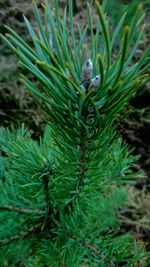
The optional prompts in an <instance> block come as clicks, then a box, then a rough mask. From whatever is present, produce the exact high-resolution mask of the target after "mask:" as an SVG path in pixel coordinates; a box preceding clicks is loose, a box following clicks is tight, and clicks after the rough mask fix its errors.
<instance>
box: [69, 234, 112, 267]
mask: <svg viewBox="0 0 150 267" xmlns="http://www.w3.org/2000/svg"><path fill="white" fill-rule="evenodd" d="M72 237H73V238H74V239H75V240H76V241H78V242H79V243H80V245H81V246H83V247H85V248H88V249H89V250H90V251H91V253H92V254H94V255H95V256H97V257H99V258H100V259H103V260H104V261H105V263H106V264H107V266H109V267H115V265H114V263H113V262H111V260H110V259H108V258H107V256H106V255H104V254H103V253H102V252H100V251H99V250H98V248H97V246H96V245H93V244H90V243H89V242H88V241H81V240H80V239H79V238H78V237H77V236H76V235H74V234H73V236H72Z"/></svg>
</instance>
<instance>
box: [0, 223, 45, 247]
mask: <svg viewBox="0 0 150 267" xmlns="http://www.w3.org/2000/svg"><path fill="white" fill-rule="evenodd" d="M42 225H43V223H37V224H35V225H34V226H33V225H31V226H30V227H29V229H28V231H20V232H19V233H18V234H16V235H12V236H11V237H8V238H5V239H1V240H0V246H5V245H8V244H10V243H12V242H15V241H17V240H20V239H21V238H24V237H26V236H28V235H29V234H30V233H33V232H35V231H36V230H37V229H39V228H41V227H42Z"/></svg>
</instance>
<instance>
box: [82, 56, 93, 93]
mask: <svg viewBox="0 0 150 267" xmlns="http://www.w3.org/2000/svg"><path fill="white" fill-rule="evenodd" d="M92 69H93V63H92V61H91V59H88V60H87V61H86V62H85V64H84V66H83V69H82V75H81V83H82V85H83V86H84V87H85V89H88V87H89V85H90V83H91V79H92Z"/></svg>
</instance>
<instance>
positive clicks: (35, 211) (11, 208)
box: [0, 205, 46, 215]
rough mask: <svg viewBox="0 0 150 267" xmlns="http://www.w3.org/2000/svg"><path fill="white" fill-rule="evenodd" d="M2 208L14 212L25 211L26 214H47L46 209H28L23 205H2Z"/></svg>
mask: <svg viewBox="0 0 150 267" xmlns="http://www.w3.org/2000/svg"><path fill="white" fill-rule="evenodd" d="M0 209H1V210H9V211H14V212H19V213H24V214H37V215H44V214H46V210H42V209H26V208H21V207H15V206H12V205H0Z"/></svg>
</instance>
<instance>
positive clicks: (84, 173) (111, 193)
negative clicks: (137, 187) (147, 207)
mask: <svg viewBox="0 0 150 267" xmlns="http://www.w3.org/2000/svg"><path fill="white" fill-rule="evenodd" d="M54 4H55V18H56V20H54V19H53V16H52V11H51V9H50V7H49V6H48V4H46V5H45V27H43V26H42V23H41V20H40V17H39V13H38V10H37V7H36V5H35V3H33V8H34V13H35V17H36V20H37V24H38V29H39V32H38V36H36V35H35V33H34V31H33V28H32V26H31V25H30V22H29V21H28V20H27V18H25V23H26V25H27V27H28V30H29V32H30V35H31V38H32V40H33V44H34V46H35V48H34V49H33V48H31V47H29V45H28V44H26V43H25V42H24V41H23V40H22V39H21V38H20V36H18V35H17V34H16V33H15V32H14V31H13V30H12V29H11V28H9V27H7V30H8V34H7V37H4V36H2V39H3V40H4V41H5V42H6V43H7V44H8V46H9V47H10V48H11V49H12V50H13V52H14V53H16V55H17V56H18V57H19V58H20V63H21V65H22V66H23V67H25V68H26V69H27V70H29V71H30V72H31V73H32V74H33V76H34V77H35V78H36V79H37V80H38V85H35V84H34V82H33V81H31V80H28V79H27V78H26V77H24V76H22V77H21V80H22V82H23V83H24V85H25V86H26V88H27V90H28V91H29V93H30V94H31V95H32V97H33V98H34V99H35V101H36V102H37V103H38V104H39V105H40V106H41V107H42V108H43V109H44V110H45V112H46V113H47V120H48V124H49V126H48V127H47V129H46V132H45V135H44V137H43V138H41V140H40V141H39V142H37V141H33V140H32V138H31V136H30V133H28V132H26V131H25V130H24V128H23V127H22V128H21V129H20V130H18V131H16V130H13V131H12V132H10V131H8V130H5V129H2V130H1V135H0V142H1V146H2V152H3V158H2V162H1V163H2V164H1V165H2V179H1V187H0V190H1V192H0V224H1V225H0V229H1V230H0V231H1V232H0V246H1V249H0V262H1V265H2V266H3V265H4V266H5V264H8V265H11V266H14V265H15V264H19V262H21V263H22V264H24V266H50V267H80V266H81V267H83V266H92V267H98V266H102V267H103V266H104V267H105V266H109V267H111V266H119V264H121V265H120V266H126V267H127V266H134V264H135V263H137V262H138V261H139V260H140V259H142V257H143V255H144V252H143V251H144V247H141V246H140V245H139V246H138V244H136V243H135V242H134V240H133V238H132V237H131V236H130V235H121V234H119V221H118V216H117V213H118V211H119V208H121V207H122V206H123V205H124V203H126V202H127V195H126V192H125V189H124V188H123V187H122V185H124V184H127V183H132V182H133V178H135V177H137V178H138V177H140V175H139V174H133V173H132V168H133V166H135V160H136V158H135V157H133V156H132V155H131V152H130V151H129V149H128V147H127V146H126V145H125V144H124V143H123V142H122V140H121V138H120V137H119V135H118V133H117V131H116V128H117V126H118V123H119V119H120V118H121V117H120V114H123V115H122V116H124V115H125V114H126V113H127V111H126V110H125V106H126V104H127V103H128V101H129V100H130V98H131V97H132V95H133V94H134V93H135V92H136V91H137V89H138V88H140V87H141V86H143V85H144V84H145V83H146V82H147V81H148V80H149V77H148V76H147V75H146V71H147V66H148V64H149V59H148V57H149V53H150V48H148V49H147V50H146V51H145V53H144V54H143V56H142V58H141V59H140V61H139V63H138V64H136V65H133V66H131V60H132V57H133V55H134V52H135V50H136V48H137V45H138V42H139V40H140V38H141V33H138V36H137V41H136V42H135V46H134V47H133V48H132V49H129V45H130V43H131V42H132V40H133V38H134V31H135V28H137V26H138V24H139V21H140V20H141V17H142V16H143V13H142V10H141V7H139V8H138V9H137V11H136V16H135V17H134V18H133V20H132V22H131V26H130V27H128V26H126V27H125V29H124V30H123V31H122V27H121V26H122V23H123V20H124V17H123V18H122V19H121V21H120V22H119V24H118V26H117V28H116V31H115V32H114V35H113V37H111V36H110V34H109V29H108V23H107V21H106V18H105V15H104V12H103V8H104V5H105V3H103V5H102V7H103V8H102V7H100V5H99V4H98V2H96V9H97V13H98V17H99V21H98V24H97V31H96V34H95V35H94V34H93V30H92V16H91V9H90V6H89V5H88V16H89V27H90V31H91V43H90V45H91V47H89V48H90V49H91V54H90V56H91V60H90V61H88V63H89V62H90V64H91V65H90V68H91V69H90V71H91V73H90V72H89V69H86V68H89V65H88V64H87V61H86V60H87V59H86V58H85V47H84V46H83V44H84V39H85V36H86V28H85V29H84V30H83V32H82V30H81V28H80V27H79V28H78V30H79V36H80V39H79V42H78V43H77V42H76V39H75V33H74V27H73V16H72V1H69V22H68V21H67V16H66V10H65V11H64V17H63V18H62V19H60V17H59V14H58V2H57V1H54ZM68 23H69V27H68V28H66V25H68ZM49 26H50V29H49ZM50 31H51V33H50ZM120 31H121V32H122V35H123V37H122V41H121V48H120V52H119V54H118V57H117V58H116V59H115V60H114V61H112V49H113V45H114V42H115V40H116V39H117V37H118V33H119V32H120ZM100 32H101V33H102V37H101V34H100ZM50 36H52V39H51V40H50V39H49V38H50ZM101 38H102V41H101V43H102V44H103V45H102V46H101V47H99V43H100V40H101ZM89 51H90V50H89ZM90 56H89V57H90ZM92 66H93V69H92ZM129 66H130V67H129ZM87 70H88V72H87ZM87 73H88V75H89V76H88V78H89V77H90V78H89V81H88V83H87V81H86V79H82V78H83V77H82V76H83V75H87ZM99 74H100V84H95V81H96V77H97V75H99ZM90 75H91V76H90ZM98 77H99V76H98ZM86 78H87V77H86ZM91 78H92V79H91ZM82 81H83V82H82ZM142 264H143V266H147V265H146V263H145V261H143V262H142Z"/></svg>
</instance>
